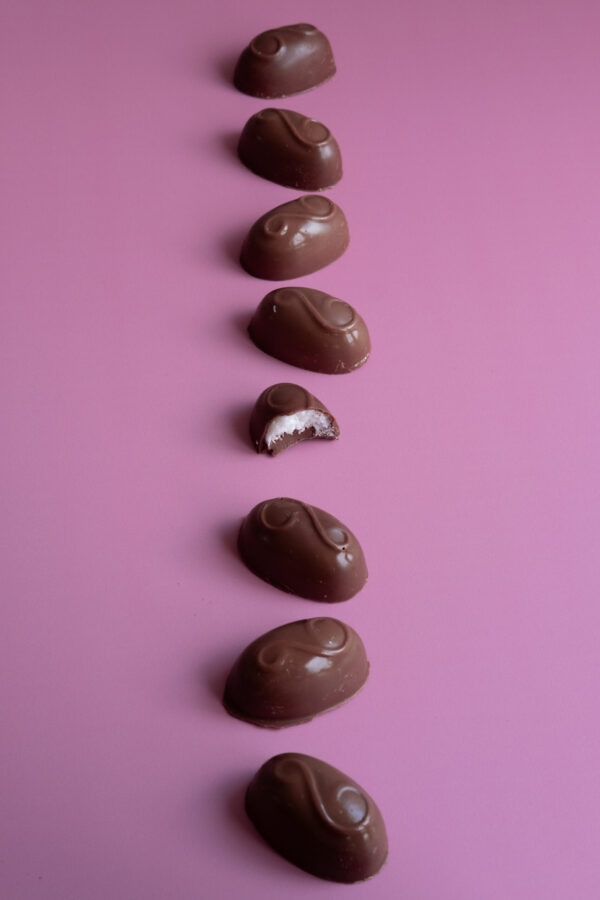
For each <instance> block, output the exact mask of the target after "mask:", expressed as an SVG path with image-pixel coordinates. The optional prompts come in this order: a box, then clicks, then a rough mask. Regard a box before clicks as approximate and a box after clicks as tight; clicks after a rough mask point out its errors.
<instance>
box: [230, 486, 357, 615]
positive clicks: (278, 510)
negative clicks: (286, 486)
mask: <svg viewBox="0 0 600 900" xmlns="http://www.w3.org/2000/svg"><path fill="white" fill-rule="evenodd" d="M238 547H239V551H240V555H241V557H242V559H243V561H244V562H245V564H246V565H247V566H248V568H249V569H250V571H251V572H254V574H255V575H258V577H259V578H262V579H263V580H264V581H267V582H268V583H269V584H272V585H273V586H274V587H278V588H280V589H281V590H283V591H287V592H288V593H291V594H297V595H298V596H299V597H306V598H308V599H311V600H321V601H325V602H328V603H337V602H340V601H342V600H348V599H350V597H353V596H354V595H355V594H357V593H358V592H359V591H360V590H361V588H362V587H363V586H364V584H365V582H366V580H367V577H368V573H367V566H366V563H365V558H364V554H363V551H362V548H361V546H360V544H359V542H358V540H357V539H356V537H355V536H354V535H353V534H352V532H351V531H350V530H349V529H348V528H347V527H346V526H345V525H343V524H342V523H341V522H340V521H339V519H336V518H335V517H334V516H332V515H331V514H330V513H328V512H325V510H322V509H319V508H318V507H316V506H310V505H309V504H308V503H302V502H301V501H299V500H293V499H291V498H289V497H279V498H277V499H274V500H265V501H263V502H262V503H259V504H257V506H255V507H254V509H252V510H251V511H250V512H249V513H248V515H247V516H246V518H245V519H244V521H243V522H242V526H241V528H240V533H239V538H238Z"/></svg>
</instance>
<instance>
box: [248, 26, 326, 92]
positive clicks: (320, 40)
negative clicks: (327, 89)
mask: <svg viewBox="0 0 600 900" xmlns="http://www.w3.org/2000/svg"><path fill="white" fill-rule="evenodd" d="M333 75H335V62H334V59H333V53H332V51H331V46H330V44H329V41H328V40H327V38H326V37H325V35H324V34H323V32H321V31H319V30H318V28H315V26H314V25H306V24H300V25H283V26H282V27H281V28H272V29H270V31H263V32H262V34H259V35H257V36H256V37H255V38H253V40H252V41H251V42H250V44H249V46H248V47H246V49H245V50H243V51H242V55H241V56H240V58H239V60H238V63H237V66H236V67H235V73H234V76H233V82H234V84H235V86H236V88H237V89H238V90H239V91H242V93H244V94H250V95H251V96H252V97H266V98H271V97H288V96H289V95H290V94H299V93H301V92H302V91H309V90H310V89H311V88H314V87H316V86H317V85H318V84H322V83H323V82H324V81H328V80H329V79H330V78H331V77H332V76H333Z"/></svg>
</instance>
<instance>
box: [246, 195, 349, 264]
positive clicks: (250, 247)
mask: <svg viewBox="0 0 600 900" xmlns="http://www.w3.org/2000/svg"><path fill="white" fill-rule="evenodd" d="M349 241H350V235H349V234H348V223H347V222H346V217H345V215H344V213H343V212H342V210H341V209H340V208H339V206H336V204H335V203H333V202H332V201H331V200H329V199H328V198H327V197H323V196H322V195H319V194H304V195H303V196H302V197H298V198H297V199H296V200H290V201H289V202H288V203H282V204H281V206H276V207H275V209H271V210H269V212H266V213H265V214H264V216H261V217H260V219H258V221H256V222H255V223H254V225H253V226H252V228H251V229H250V231H249V232H248V234H247V236H246V239H245V241H244V243H243V245H242V253H241V256H240V262H241V264H242V266H243V267H244V268H245V269H246V271H247V272H249V273H250V275H254V276H255V277H256V278H266V279H268V280H269V281H286V280H287V279H289V278H298V277H299V276H301V275H308V274H309V273H310V272H316V271H317V269H322V268H323V266H327V265H329V263H331V262H333V261H334V259H337V258H338V256H341V255H342V253H343V252H344V250H345V249H346V247H347V246H348V243H349Z"/></svg>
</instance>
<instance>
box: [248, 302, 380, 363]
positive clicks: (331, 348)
mask: <svg viewBox="0 0 600 900" xmlns="http://www.w3.org/2000/svg"><path fill="white" fill-rule="evenodd" d="M248 331H249V333H250V337H251V338H252V340H253V341H254V343H255V344H256V346H257V347H259V348H260V349H261V350H263V351H264V352H265V353H268V354H269V355H270V356H274V357H275V358H276V359H281V360H283V361H284V362H287V363H290V364H291V365H293V366H299V367H300V368H302V369H310V370H311V371H314V372H325V373H328V374H332V375H336V374H344V373H347V372H352V371H353V370H354V369H358V368H359V367H360V366H362V365H364V363H365V362H366V361H367V359H368V358H369V355H370V353H371V340H370V337H369V332H368V330H367V326H366V324H365V322H364V320H363V319H362V317H361V316H360V315H359V314H358V313H357V311H356V310H355V309H354V308H353V307H352V306H350V304H349V303H346V302H345V301H344V300H339V299H338V298H337V297H332V296H331V295H330V294H326V293H324V292H323V291H317V290H315V289H314V288H306V287H284V288H276V289H275V290H274V291H270V292H269V293H268V294H267V295H266V296H265V297H264V298H263V299H262V300H261V302H260V304H259V305H258V308H257V310H256V312H255V313H254V315H253V317H252V320H251V322H250V325H249V328H248Z"/></svg>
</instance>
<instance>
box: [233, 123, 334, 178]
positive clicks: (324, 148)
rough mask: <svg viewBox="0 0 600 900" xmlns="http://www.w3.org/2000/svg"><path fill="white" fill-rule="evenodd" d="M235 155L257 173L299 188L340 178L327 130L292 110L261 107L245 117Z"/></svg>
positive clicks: (330, 137) (332, 141) (331, 139)
mask: <svg viewBox="0 0 600 900" xmlns="http://www.w3.org/2000/svg"><path fill="white" fill-rule="evenodd" d="M238 154H239V157H240V159H241V161H242V162H243V163H244V165H245V166H248V168H249V169H251V170H252V171H253V172H255V173H256V174H257V175H262V177H263V178H268V179H269V180H270V181H274V182H276V183H277V184H283V185H285V186H286V187H293V188H296V189H297V190H300V191H320V190H322V189H323V188H326V187H331V185H333V184H337V182H338V181H339V180H340V178H341V177H342V156H341V153H340V148H339V146H338V143H337V141H336V140H335V138H334V137H333V135H332V134H331V132H330V130H329V129H328V128H326V127H325V125H322V124H321V122H317V121H316V120H315V119H309V118H308V116H303V115H302V114H301V113H299V112H294V111H293V110H291V109H263V110H261V111H260V112H258V113H256V114H255V115H254V116H252V117H251V118H250V119H248V121H247V122H246V125H245V126H244V130H243V131H242V134H241V136H240V141H239V144H238Z"/></svg>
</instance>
